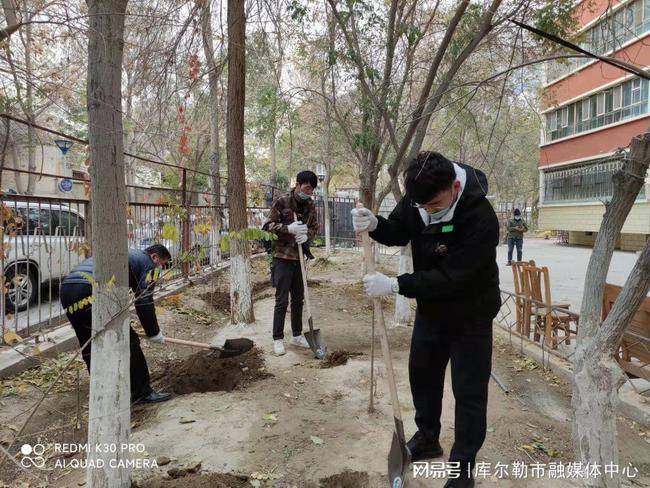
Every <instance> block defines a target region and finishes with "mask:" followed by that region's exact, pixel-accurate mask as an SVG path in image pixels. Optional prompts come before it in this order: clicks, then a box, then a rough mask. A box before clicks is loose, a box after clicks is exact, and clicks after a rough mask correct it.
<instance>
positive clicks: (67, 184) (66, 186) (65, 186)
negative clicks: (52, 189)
mask: <svg viewBox="0 0 650 488" xmlns="http://www.w3.org/2000/svg"><path fill="white" fill-rule="evenodd" d="M59 190H60V191H62V192H63V193H70V192H71V191H72V180H70V179H68V178H63V179H61V180H59Z"/></svg>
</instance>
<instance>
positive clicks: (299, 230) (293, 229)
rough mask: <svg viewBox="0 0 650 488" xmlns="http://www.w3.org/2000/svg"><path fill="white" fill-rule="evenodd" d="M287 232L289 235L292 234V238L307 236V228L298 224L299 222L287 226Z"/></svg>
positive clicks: (300, 223)
mask: <svg viewBox="0 0 650 488" xmlns="http://www.w3.org/2000/svg"><path fill="white" fill-rule="evenodd" d="M287 230H288V231H289V233H290V234H293V235H294V236H297V235H300V234H307V226H306V225H305V224H303V223H302V222H300V220H296V221H295V222H293V223H292V224H289V225H288V226H287Z"/></svg>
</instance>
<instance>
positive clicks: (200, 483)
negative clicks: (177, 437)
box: [132, 473, 250, 488]
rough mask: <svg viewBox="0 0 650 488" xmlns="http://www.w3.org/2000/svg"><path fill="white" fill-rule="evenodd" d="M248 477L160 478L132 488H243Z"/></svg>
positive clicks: (227, 475) (198, 475) (199, 475)
mask: <svg viewBox="0 0 650 488" xmlns="http://www.w3.org/2000/svg"><path fill="white" fill-rule="evenodd" d="M245 487H250V484H249V483H248V477H246V476H237V475H233V474H229V473H204V474H188V475H186V476H182V477H179V478H172V479H167V478H163V477H160V476H155V477H153V478H149V479H147V480H145V481H140V482H137V483H133V485H132V488H245Z"/></svg>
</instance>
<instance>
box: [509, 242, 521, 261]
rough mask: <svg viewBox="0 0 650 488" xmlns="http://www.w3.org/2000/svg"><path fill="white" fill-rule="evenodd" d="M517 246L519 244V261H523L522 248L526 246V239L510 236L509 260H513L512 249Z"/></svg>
mask: <svg viewBox="0 0 650 488" xmlns="http://www.w3.org/2000/svg"><path fill="white" fill-rule="evenodd" d="M515 246H517V261H521V250H522V248H523V247H524V240H523V239H515V238H513V237H508V262H510V261H512V250H513V249H514V247H515Z"/></svg>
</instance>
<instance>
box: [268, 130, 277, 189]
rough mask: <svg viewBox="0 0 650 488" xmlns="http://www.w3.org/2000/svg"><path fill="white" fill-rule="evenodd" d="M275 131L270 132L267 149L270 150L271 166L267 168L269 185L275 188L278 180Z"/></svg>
mask: <svg viewBox="0 0 650 488" xmlns="http://www.w3.org/2000/svg"><path fill="white" fill-rule="evenodd" d="M276 136H277V133H276V131H273V133H272V134H271V140H270V141H269V150H270V152H271V168H270V169H269V185H271V187H273V188H275V187H276V186H277V181H278V156H277V151H276V146H277V144H276Z"/></svg>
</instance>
